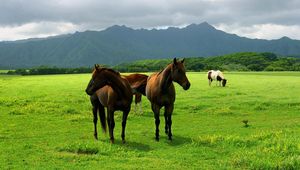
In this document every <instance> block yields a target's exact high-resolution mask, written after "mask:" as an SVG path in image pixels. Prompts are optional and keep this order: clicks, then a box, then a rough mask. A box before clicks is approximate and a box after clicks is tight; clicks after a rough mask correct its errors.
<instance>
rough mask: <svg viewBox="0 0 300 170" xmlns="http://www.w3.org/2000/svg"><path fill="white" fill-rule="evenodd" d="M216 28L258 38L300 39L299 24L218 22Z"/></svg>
mask: <svg viewBox="0 0 300 170" xmlns="http://www.w3.org/2000/svg"><path fill="white" fill-rule="evenodd" d="M216 28H217V29H220V30H223V31H225V32H228V33H233V34H237V35H243V36H245V37H250V38H259V39H269V40H270V39H279V38H282V37H283V36H288V37H292V38H293V39H300V32H299V30H300V26H299V25H290V26H286V25H275V24H259V25H252V26H247V27H245V26H239V25H225V24H220V25H217V26H216Z"/></svg>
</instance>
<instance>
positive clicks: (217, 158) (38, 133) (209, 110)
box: [0, 72, 300, 169]
mask: <svg viewBox="0 0 300 170" xmlns="http://www.w3.org/2000/svg"><path fill="white" fill-rule="evenodd" d="M205 74H206V73H193V72H192V73H188V74H187V76H188V78H189V80H190V82H191V88H190V89H189V90H188V91H184V90H183V89H182V87H180V86H179V85H177V84H176V85H175V88H176V101H175V108H174V112H173V126H172V128H173V129H172V130H173V141H169V140H168V137H167V135H166V134H165V133H164V118H163V111H161V117H160V118H161V124H160V134H161V136H160V141H159V142H157V141H155V124H154V117H153V113H152V111H151V109H150V105H149V104H150V103H149V101H148V100H147V99H146V97H143V98H142V102H143V113H135V112H134V105H133V104H132V110H131V112H130V113H129V116H128V120H127V127H126V144H122V142H121V116H122V114H121V112H116V114H115V121H116V127H115V131H114V133H115V139H116V141H115V144H113V145H112V144H110V143H109V135H108V134H106V136H105V135H104V134H102V133H101V131H100V129H101V128H100V123H99V122H98V129H99V134H98V137H99V140H98V141H96V140H95V139H94V137H93V116H92V111H91V104H90V102H89V97H88V96H87V95H86V93H85V91H84V90H85V88H86V86H87V83H88V81H89V80H90V74H77V75H47V76H6V75H0V121H1V123H0V169H32V168H34V169H92V168H97V169H116V168H120V169H149V168H154V169H166V168H168V169H190V168H193V169H276V168H279V169H300V97H299V94H300V88H299V87H300V72H292V73H290V72H272V73H270V72H248V73H226V72H225V73H224V74H225V77H226V79H227V80H228V82H227V86H226V87H225V88H223V87H216V86H215V82H212V87H209V86H208V80H207V78H206V75H205ZM243 120H248V125H249V126H248V127H245V125H244V123H243V122H242V121H243Z"/></svg>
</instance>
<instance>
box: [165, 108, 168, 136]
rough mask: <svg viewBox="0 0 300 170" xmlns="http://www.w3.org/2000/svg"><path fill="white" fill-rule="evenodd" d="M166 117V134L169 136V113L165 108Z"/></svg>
mask: <svg viewBox="0 0 300 170" xmlns="http://www.w3.org/2000/svg"><path fill="white" fill-rule="evenodd" d="M164 116H165V133H166V134H168V133H169V126H168V115H167V112H166V107H165V113H164Z"/></svg>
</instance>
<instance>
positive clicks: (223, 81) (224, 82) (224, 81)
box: [222, 79, 227, 87]
mask: <svg viewBox="0 0 300 170" xmlns="http://www.w3.org/2000/svg"><path fill="white" fill-rule="evenodd" d="M226 82H227V80H226V79H223V80H222V86H223V87H225V85H226Z"/></svg>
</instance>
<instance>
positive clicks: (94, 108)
mask: <svg viewBox="0 0 300 170" xmlns="http://www.w3.org/2000/svg"><path fill="white" fill-rule="evenodd" d="M97 110H98V106H97V105H96V104H94V105H93V115H94V120H93V121H94V137H95V139H96V140H98V133H97V121H98V118H97Z"/></svg>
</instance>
